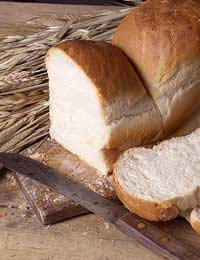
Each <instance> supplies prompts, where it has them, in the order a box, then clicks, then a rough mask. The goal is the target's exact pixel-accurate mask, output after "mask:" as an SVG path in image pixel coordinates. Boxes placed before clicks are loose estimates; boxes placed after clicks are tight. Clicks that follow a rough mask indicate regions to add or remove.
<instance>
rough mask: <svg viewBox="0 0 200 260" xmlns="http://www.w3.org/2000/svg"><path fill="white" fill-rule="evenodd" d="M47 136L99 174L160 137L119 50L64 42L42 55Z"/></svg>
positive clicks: (154, 112)
mask: <svg viewBox="0 0 200 260" xmlns="http://www.w3.org/2000/svg"><path fill="white" fill-rule="evenodd" d="M46 66H47V71H48V76H49V93H50V121H51V126H50V135H51V137H52V138H53V139H55V140H56V141H57V142H58V143H59V144H61V145H62V146H63V147H65V148H66V149H68V150H69V151H71V152H72V153H74V154H76V155H78V156H79V157H80V158H81V159H83V160H84V161H86V162H87V163H88V164H89V165H90V166H92V167H94V168H96V169H97V170H98V171H99V172H100V173H101V174H106V173H108V172H110V171H111V170H112V164H113V162H114V161H115V160H116V158H117V157H118V155H119V154H120V153H121V151H123V150H125V149H127V148H130V147H134V146H137V145H141V144H145V143H149V142H151V141H152V140H154V139H156V138H157V137H158V136H159V135H160V134H161V135H162V119H161V115H160V112H159V110H158V108H157V107H156V105H155V104H154V102H153V100H152V98H151V97H150V96H149V95H148V94H147V92H146V90H145V89H144V88H143V85H142V83H141V82H140V79H139V78H138V76H137V74H136V73H135V71H134V69H133V68H132V66H131V64H130V63H129V61H128V59H127V57H126V56H125V55H124V54H123V53H122V51H121V50H120V49H118V48H117V47H114V46H112V45H111V44H108V43H102V42H92V41H66V42H63V43H60V44H58V45H57V46H55V47H53V48H51V49H50V50H49V51H48V53H47V56H46Z"/></svg>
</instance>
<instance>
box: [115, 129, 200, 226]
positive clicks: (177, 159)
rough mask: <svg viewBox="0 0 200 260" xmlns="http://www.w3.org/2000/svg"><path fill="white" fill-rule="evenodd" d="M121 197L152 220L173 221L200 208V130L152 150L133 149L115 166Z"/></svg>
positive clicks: (130, 206)
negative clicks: (189, 211)
mask: <svg viewBox="0 0 200 260" xmlns="http://www.w3.org/2000/svg"><path fill="white" fill-rule="evenodd" d="M114 185H115V189H116V192H117V195H118V196H119V198H120V199H121V201H122V202H123V203H124V204H125V206H126V207H127V208H128V209H129V210H130V211H132V212H134V213H136V214H138V215H140V216H141V217H143V218H145V219H148V220H154V221H158V220H164V221H165V220H169V219H173V218H175V217H176V216H177V215H178V214H181V212H184V211H186V210H189V209H193V208H195V207H198V206H199V205H200V189H199V187H200V129H197V130H196V131H195V132H193V133H192V134H190V135H188V136H185V137H177V138H173V139H171V140H167V141H164V142H162V143H160V144H158V145H156V146H154V147H153V148H152V149H146V148H132V149H129V150H127V151H126V152H125V153H123V154H122V155H121V156H120V158H119V159H118V160H117V162H116V164H115V167H114Z"/></svg>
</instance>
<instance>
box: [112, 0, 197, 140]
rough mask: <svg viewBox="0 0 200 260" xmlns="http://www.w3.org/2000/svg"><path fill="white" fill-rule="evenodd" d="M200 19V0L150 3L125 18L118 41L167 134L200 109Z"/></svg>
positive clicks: (156, 0)
mask: <svg viewBox="0 0 200 260" xmlns="http://www.w3.org/2000/svg"><path fill="white" fill-rule="evenodd" d="M174 10H176V11H174ZM169 17H170V19H169ZM199 20H200V1H199V0H193V1H177V0H170V1H158V0H150V1H146V2H145V3H144V4H143V5H141V6H140V7H139V8H136V9H134V10H133V11H132V12H131V13H130V14H129V15H128V16H127V17H125V18H124V19H123V21H122V23H121V24H120V25H119V27H118V29H117V31H116V33H115V35H114V38H113V44H114V45H116V46H118V47H119V48H121V49H122V50H123V51H124V52H125V54H126V55H127V56H128V57H129V58H130V60H131V61H132V63H133V64H134V66H135V68H136V70H137V72H138V73H139V75H140V77H141V79H142V81H143V82H144V86H145V87H146V88H147V89H148V91H149V93H150V94H151V96H152V97H153V99H154V101H155V103H156V104H157V106H158V107H159V109H160V112H161V114H162V117H163V125H164V132H165V136H168V135H169V134H170V133H172V132H173V131H174V130H175V129H177V128H178V127H179V126H180V125H181V124H182V122H183V121H184V120H186V119H187V118H189V117H190V115H191V114H192V113H193V112H194V111H196V110H197V109H198V108H200V74H199V71H200V45H199V42H200V23H199Z"/></svg>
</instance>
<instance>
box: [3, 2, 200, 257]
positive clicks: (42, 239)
mask: <svg viewBox="0 0 200 260" xmlns="http://www.w3.org/2000/svg"><path fill="white" fill-rule="evenodd" d="M118 8H119V7H111V6H109V7H100V6H72V5H49V4H30V3H6V2H0V33H1V34H3V35H5V34H11V33H13V32H18V33H20V30H22V29H23V24H24V23H26V21H27V20H31V19H33V18H36V17H39V16H41V15H44V16H52V17H56V16H58V15H61V16H62V15H65V14H67V13H70V14H89V13H95V12H99V11H100V10H108V9H118ZM16 28H17V30H16ZM179 221H181V220H179ZM170 225H172V226H173V229H174V235H175V236H177V237H183V236H185V237H186V238H188V239H190V240H191V237H192V236H193V235H194V232H193V231H192V229H191V228H190V227H189V225H188V224H187V223H185V224H183V225H185V228H184V231H183V229H180V228H179V225H178V221H177V220H175V221H173V222H171V224H170ZM183 225H182V227H183ZM163 227H164V228H165V230H166V232H167V228H166V227H165V225H163ZM194 243H199V240H195V239H194ZM0 259H2V260H9V259H14V260H57V259H59V260H66V259H67V260H109V259H110V260H111V259H114V260H133V259H134V260H150V259H151V260H159V259H162V258H160V257H158V256H157V255H155V254H154V253H152V252H151V251H149V250H148V249H146V248H145V247H143V246H142V245H140V244H139V243H138V242H136V241H135V240H133V239H131V238H130V237H128V236H126V235H124V234H122V233H121V232H120V231H118V230H117V229H116V228H115V227H114V226H113V225H108V224H107V223H105V221H104V220H103V219H100V218H99V217H97V216H95V215H93V214H90V215H85V216H82V217H78V218H74V219H71V220H67V221H64V222H62V223H59V224H56V225H53V226H42V225H41V224H40V223H39V221H38V220H37V218H36V217H35V216H34V215H33V214H32V213H31V209H28V204H27V203H26V200H25V198H24V196H23V194H22V192H21V191H20V189H19V188H18V186H17V184H16V183H15V181H14V179H13V178H12V176H11V175H9V174H7V175H5V174H2V175H1V176H0Z"/></svg>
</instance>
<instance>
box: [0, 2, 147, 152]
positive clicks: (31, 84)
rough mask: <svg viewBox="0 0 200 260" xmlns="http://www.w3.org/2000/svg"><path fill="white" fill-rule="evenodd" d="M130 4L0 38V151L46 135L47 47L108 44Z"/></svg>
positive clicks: (28, 143) (26, 144) (26, 143)
mask: <svg viewBox="0 0 200 260" xmlns="http://www.w3.org/2000/svg"><path fill="white" fill-rule="evenodd" d="M132 2H135V3H136V5H138V4H140V3H141V2H142V0H141V1H138V0H137V1H133V0H132ZM132 8H134V7H132ZM132 8H130V7H129V8H123V9H121V10H119V11H110V12H105V13H100V14H98V15H95V16H88V15H87V16H86V15H85V16H82V17H81V18H80V17H77V18H75V17H72V18H70V19H68V21H66V23H65V24H64V26H60V25H59V26H51V27H49V28H47V29H46V30H43V31H40V32H37V33H33V34H30V35H26V36H23V35H14V36H8V37H4V38H1V39H0V151H14V152H18V151H20V150H21V149H23V148H24V147H26V146H28V145H30V144H32V143H33V142H35V141H37V140H39V139H40V138H43V137H46V136H47V135H48V128H49V119H48V77H47V73H46V69H45V65H44V56H45V54H46V51H47V50H48V49H49V48H50V47H51V46H53V45H55V44H56V43H58V42H60V41H63V40H72V39H84V40H98V41H106V42H110V41H111V39H112V37H113V34H114V32H115V30H116V28H117V26H118V25H119V23H120V21H121V20H122V19H123V18H124V17H125V16H126V15H127V14H128V13H129V12H130V11H131V10H132Z"/></svg>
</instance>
